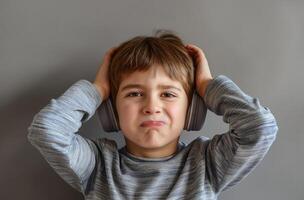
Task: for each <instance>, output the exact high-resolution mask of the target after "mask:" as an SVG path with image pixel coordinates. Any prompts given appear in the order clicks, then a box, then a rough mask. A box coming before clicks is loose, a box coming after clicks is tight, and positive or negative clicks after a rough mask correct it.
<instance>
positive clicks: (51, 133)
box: [27, 79, 102, 193]
mask: <svg viewBox="0 0 304 200" xmlns="http://www.w3.org/2000/svg"><path fill="white" fill-rule="evenodd" d="M101 102H102V96H101V95H100V94H99V93H98V90H97V88H96V87H95V86H94V85H93V84H92V83H91V82H89V81H87V80H84V79H82V80H79V81H77V82H76V83H74V84H73V85H72V86H71V87H70V88H68V90H67V91H65V93H64V94H63V95H61V96H60V97H59V98H57V99H51V100H50V102H49V104H48V105H47V106H45V107H44V108H43V109H41V110H40V111H39V112H38V113H37V114H36V115H35V116H34V119H33V121H32V123H31V125H30V126H29V127H28V135H27V138H28V140H29V141H30V143H31V144H32V145H33V146H35V147H36V148H37V149H38V150H39V151H40V153H41V154H42V155H43V157H44V158H45V159H46V161H47V162H48V163H49V164H50V165H51V166H52V168H53V169H54V170H55V171H56V172H57V173H58V174H59V175H60V176H61V177H62V178H63V179H64V180H65V181H66V182H67V183H69V184H70V185H71V186H72V187H74V188H75V189H77V190H78V191H80V192H82V193H83V192H84V190H85V188H86V184H87V181H88V179H89V177H90V174H91V173H92V171H93V169H94V167H95V163H96V160H95V159H96V157H95V156H96V155H97V153H96V152H97V150H96V146H95V144H94V143H93V142H92V141H91V140H90V139H88V138H85V137H82V136H80V135H79V134H76V132H77V131H78V130H79V128H80V127H81V125H82V123H83V122H86V121H88V120H89V119H90V118H91V117H92V116H93V115H94V113H95V111H96V109H97V108H98V106H99V105H100V104H101Z"/></svg>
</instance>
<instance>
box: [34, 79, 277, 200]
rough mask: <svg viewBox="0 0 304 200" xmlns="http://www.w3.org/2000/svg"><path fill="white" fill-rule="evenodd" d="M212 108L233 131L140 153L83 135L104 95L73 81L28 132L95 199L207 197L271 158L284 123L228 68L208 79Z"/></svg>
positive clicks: (77, 186) (57, 168) (210, 199)
mask: <svg viewBox="0 0 304 200" xmlns="http://www.w3.org/2000/svg"><path fill="white" fill-rule="evenodd" d="M204 100H205V103H206V106H207V108H208V110H210V111H212V112H214V113H215V114H216V115H221V116H223V121H224V122H225V123H229V130H228V131H227V132H224V133H221V134H216V135H214V136H213V137H212V138H211V139H209V138H206V137H203V136H200V137H198V138H196V139H195V140H193V141H192V142H191V143H189V144H188V145H185V144H184V143H181V142H180V143H179V148H178V151H177V152H176V153H175V154H174V155H172V156H168V157H164V158H159V159H155V158H154V159H153V158H150V159H149V158H140V157H136V156H133V155H131V154H129V153H128V152H127V151H126V150H125V148H124V147H122V148H120V149H119V148H118V146H117V144H116V142H115V141H114V140H110V139H105V138H99V139H96V140H92V139H89V138H85V137H83V136H80V135H79V134H77V132H78V130H79V128H80V127H81V125H82V123H83V122H86V121H88V120H89V119H90V118H91V117H92V116H93V115H94V113H95V111H96V109H97V108H98V106H99V105H100V104H101V102H102V96H100V94H99V93H98V91H97V89H96V88H95V86H94V85H93V84H92V83H91V82H89V81H87V80H85V79H82V80H79V81H77V82H76V83H74V84H73V85H72V86H71V87H70V88H68V90H67V91H65V92H64V94H62V95H61V96H60V97H58V98H57V99H51V100H50V102H49V103H48V105H46V106H45V107H44V108H43V109H41V110H40V111H39V112H38V113H37V114H36V115H35V116H34V119H33V122H32V123H31V125H30V126H29V127H28V139H29V141H30V142H31V144H32V145H34V146H35V147H36V148H37V149H38V150H39V151H40V153H41V154H42V155H43V157H44V158H45V159H46V161H47V162H48V163H49V164H50V165H51V166H52V168H53V169H54V170H55V171H56V172H57V173H58V174H59V176H60V177H62V178H63V179H64V180H65V181H66V182H67V183H68V184H69V185H71V186H72V187H73V188H75V189H76V190H78V191H79V192H81V193H82V194H83V197H84V198H85V199H87V200H92V199H172V200H173V199H174V200H175V199H201V200H202V199H204V200H214V199H217V196H218V195H219V194H220V192H222V191H224V190H226V189H228V188H230V187H231V186H233V185H235V184H237V183H239V182H240V181H241V180H242V179H243V178H245V177H246V176H247V175H248V174H249V173H250V172H251V171H252V170H253V169H254V168H255V167H256V166H257V165H258V164H259V163H260V161H261V160H262V159H263V158H264V156H265V154H266V153H267V151H268V150H269V148H270V146H271V145H272V143H273V142H274V140H275V138H276V134H277V132H278V126H277V123H276V120H275V118H274V116H273V114H272V113H271V111H270V110H269V108H267V107H264V106H262V105H261V104H260V102H259V100H258V99H257V98H253V97H251V96H249V95H247V94H245V93H244V92H243V91H242V90H241V89H240V88H239V87H238V86H237V85H236V84H235V83H234V82H233V81H232V80H231V79H230V78H228V77H227V76H224V75H219V76H217V77H215V78H214V79H213V80H212V81H211V82H209V84H208V86H207V88H206V93H205V96H204Z"/></svg>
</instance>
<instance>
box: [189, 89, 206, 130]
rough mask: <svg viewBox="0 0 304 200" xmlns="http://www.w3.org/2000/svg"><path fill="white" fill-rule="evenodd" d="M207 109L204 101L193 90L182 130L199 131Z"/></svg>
mask: <svg viewBox="0 0 304 200" xmlns="http://www.w3.org/2000/svg"><path fill="white" fill-rule="evenodd" d="M206 114H207V107H206V104H205V102H204V99H203V98H202V97H200V96H199V94H198V93H197V91H196V90H195V91H194V92H193V95H192V99H191V102H190V105H189V106H188V109H187V114H186V120H185V126H184V130H187V131H198V130H201V128H202V127H203V125H204V123H205V118H206Z"/></svg>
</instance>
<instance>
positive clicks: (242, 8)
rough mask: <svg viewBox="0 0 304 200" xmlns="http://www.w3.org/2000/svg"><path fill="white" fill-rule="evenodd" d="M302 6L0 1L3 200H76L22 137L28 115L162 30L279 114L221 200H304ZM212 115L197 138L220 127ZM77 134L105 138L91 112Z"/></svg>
mask: <svg viewBox="0 0 304 200" xmlns="http://www.w3.org/2000/svg"><path fill="white" fill-rule="evenodd" d="M303 10H304V6H303V1H293V0H288V1H287V0H285V1H283V0H282V1H279V0H278V1H275V0H255V1H251V0H225V1H215V0H209V1H201V0H188V1H181V0H179V1H177V0H162V1H161V0H150V1H147V0H126V1H118V0H111V1H105V0H91V1H83V0H82V1H80V0H52V1H50V0H49V1H46V0H1V1H0V67H1V68H0V89H1V98H0V106H1V107H0V112H1V115H0V118H1V135H0V156H1V164H0V168H1V170H0V173H1V174H0V177H1V178H0V199H5V200H6V199H31V200H35V199H37V200H38V199H40V200H44V199H74V200H75V199H82V197H81V195H80V193H78V192H77V191H76V190H74V189H72V188H71V187H70V186H69V185H67V184H66V183H65V182H64V181H63V180H62V179H61V178H60V177H59V176H58V175H57V174H56V173H55V172H54V171H53V170H52V169H51V167H50V166H49V165H48V164H47V162H46V161H45V160H44V159H43V157H42V156H41V155H40V154H39V152H38V151H37V150H36V149H35V148H34V147H32V146H31V145H30V144H29V142H28V141H27V139H26V135H27V127H28V126H29V125H30V123H31V121H32V119H33V116H34V114H35V113H37V112H38V111H39V110H40V109H42V108H43V107H44V106H45V105H46V104H47V103H48V102H49V100H50V99H51V98H57V97H59V95H61V94H63V92H64V91H65V90H66V89H67V88H68V87H70V86H71V85H72V84H73V83H75V82H76V81H77V80H79V79H87V80H90V81H93V79H94V77H95V73H96V72H97V70H98V67H99V64H100V63H101V61H102V57H103V55H104V53H105V52H106V50H107V49H109V48H110V47H112V46H115V45H118V44H119V43H121V42H123V41H125V40H127V39H130V38H131V37H133V36H136V35H151V34H152V33H153V31H154V30H156V29H158V28H165V29H171V30H173V31H175V32H177V33H178V34H179V35H180V36H181V37H182V38H183V39H184V41H185V42H187V43H193V44H196V45H198V46H199V47H201V48H202V49H203V50H204V52H205V54H206V56H207V59H208V62H209V65H210V69H211V73H212V75H213V76H217V75H220V74H223V75H226V76H228V77H230V78H231V79H232V80H233V81H234V82H235V83H236V84H237V85H238V86H239V87H240V88H241V89H242V90H243V91H244V92H246V93H248V94H249V95H251V96H254V97H258V98H259V100H260V102H261V104H263V105H264V106H267V107H269V108H270V109H271V111H272V112H273V114H274V115H275V117H276V119H277V122H278V125H279V132H278V137H277V140H276V141H275V143H274V144H273V146H272V148H271V149H270V151H269V153H268V154H267V155H266V157H265V158H264V160H263V162H262V163H261V164H260V165H259V166H258V167H257V168H256V169H255V170H254V171H253V172H252V173H251V174H250V175H249V176H248V177H247V178H246V179H244V180H243V181H242V182H241V183H240V184H238V185H237V186H235V187H233V188H231V189H230V190H228V191H225V192H223V193H222V194H221V195H220V198H219V199H225V200H232V199H234V200H238V199H246V200H256V199H267V200H278V199H284V200H285V199H303V196H304V190H303V189H304V173H303V171H302V169H303V167H304V166H303V163H304V156H303V154H304V148H303V146H302V143H303V139H304V134H303V130H302V128H301V127H302V125H303V122H304V121H303V118H304V95H303V80H302V77H303V74H302V73H303V72H304V70H303V63H304V55H303V52H304V47H303V46H304V45H303V34H304V23H303V19H304V16H303V15H304V14H303ZM227 129H228V125H227V124H225V123H224V122H223V121H222V118H221V117H220V116H217V115H215V114H213V113H212V112H210V111H209V112H208V114H207V119H206V123H205V126H204V127H203V129H202V131H200V132H199V133H198V132H195V133H194V132H193V133H191V134H188V136H185V135H183V136H182V139H183V140H184V141H187V142H190V141H192V140H193V139H194V138H195V137H197V136H198V135H200V134H202V135H206V136H209V137H210V136H212V135H214V134H216V133H220V132H223V131H226V130H227ZM79 134H81V135H84V136H86V137H91V138H96V137H108V138H114V139H116V140H117V142H118V143H119V144H120V145H123V142H124V141H123V140H122V138H121V137H120V136H119V134H118V133H116V134H114V133H112V134H109V133H108V134H106V133H103V132H102V130H101V127H100V124H99V122H98V118H97V117H96V115H94V117H93V118H91V120H90V121H88V122H87V123H85V124H83V126H82V127H81V129H80V130H79Z"/></svg>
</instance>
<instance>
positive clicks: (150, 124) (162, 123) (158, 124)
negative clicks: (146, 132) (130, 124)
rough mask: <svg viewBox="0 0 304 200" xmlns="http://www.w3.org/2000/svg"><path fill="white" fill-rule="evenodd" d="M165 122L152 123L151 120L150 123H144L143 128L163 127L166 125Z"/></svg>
mask: <svg viewBox="0 0 304 200" xmlns="http://www.w3.org/2000/svg"><path fill="white" fill-rule="evenodd" d="M164 124H165V122H164V121H152V120H149V121H144V122H143V123H142V124H141V126H143V127H151V126H152V127H154V126H162V125H164Z"/></svg>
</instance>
